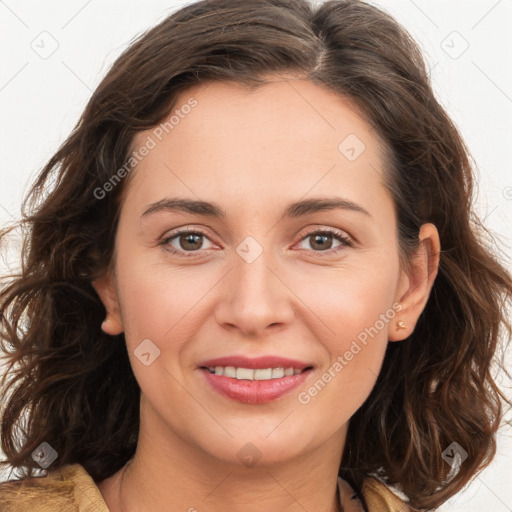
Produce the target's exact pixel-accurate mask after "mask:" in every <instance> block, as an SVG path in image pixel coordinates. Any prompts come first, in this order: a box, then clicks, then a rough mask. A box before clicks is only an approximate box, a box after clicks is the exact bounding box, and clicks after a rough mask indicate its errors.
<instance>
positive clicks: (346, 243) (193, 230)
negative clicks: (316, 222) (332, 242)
mask: <svg viewBox="0 0 512 512" xmlns="http://www.w3.org/2000/svg"><path fill="white" fill-rule="evenodd" d="M188 234H193V235H202V236H204V237H205V238H208V235H207V234H206V233H204V232H203V231H201V230H200V229H197V228H186V229H182V230H180V231H176V232H175V233H173V234H172V235H170V236H168V237H165V238H164V239H163V240H162V241H161V243H160V245H163V246H165V247H164V248H165V250H166V251H169V252H170V253H171V254H176V255H179V256H183V257H185V258H188V257H193V256H196V255H197V253H198V252H200V251H190V252H188V254H187V253H186V252H185V251H179V250H177V249H174V248H169V246H168V244H169V242H170V241H171V240H173V239H175V238H177V237H179V236H181V235H188ZM313 235H332V236H333V237H334V238H336V239H337V240H338V241H340V242H341V243H342V245H341V246H339V247H335V248H334V249H327V250H325V251H312V252H315V253H319V254H322V255H330V254H334V253H337V252H338V251H339V250H341V249H342V248H343V246H346V247H352V245H353V244H352V242H351V240H350V239H349V238H348V237H346V236H345V235H343V234H342V232H340V231H337V230H334V229H331V228H326V229H320V230H317V231H311V232H310V233H306V234H305V235H304V236H303V237H302V238H301V239H300V242H302V241H303V240H305V239H306V238H308V237H310V236H313Z"/></svg>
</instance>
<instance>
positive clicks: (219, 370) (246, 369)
mask: <svg viewBox="0 0 512 512" xmlns="http://www.w3.org/2000/svg"><path fill="white" fill-rule="evenodd" d="M200 369H201V370H202V373H203V374H204V375H205V377H206V380H207V382H208V383H209V384H210V385H211V386H212V387H213V388H214V389H215V390H216V391H218V392H219V393H221V394H222V395H223V396H226V397H228V398H231V399H233V400H236V401H239V402H242V403H245V404H261V403H267V402H271V401H272V400H275V399H277V398H279V397H280V396H282V395H284V394H285V393H287V392H289V391H290V390H292V389H293V388H295V387H296V386H298V385H299V384H301V383H302V382H303V381H304V379H305V378H306V377H307V375H308V374H309V373H310V371H311V370H312V365H308V364H306V363H302V362H300V361H296V360H293V359H287V358H282V357H278V356H264V357H258V358H254V359H249V358H247V357H243V356H232V357H221V358H217V359H211V360H208V361H204V362H203V363H202V364H201V366H200Z"/></svg>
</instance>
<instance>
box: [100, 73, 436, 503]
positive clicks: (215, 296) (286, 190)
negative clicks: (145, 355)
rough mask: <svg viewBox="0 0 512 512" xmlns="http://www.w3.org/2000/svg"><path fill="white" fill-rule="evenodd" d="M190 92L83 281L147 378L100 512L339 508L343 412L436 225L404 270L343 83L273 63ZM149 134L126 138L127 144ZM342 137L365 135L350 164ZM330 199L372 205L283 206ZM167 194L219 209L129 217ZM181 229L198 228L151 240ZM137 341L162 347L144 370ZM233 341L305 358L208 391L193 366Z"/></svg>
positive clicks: (407, 317)
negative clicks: (282, 380)
mask: <svg viewBox="0 0 512 512" xmlns="http://www.w3.org/2000/svg"><path fill="white" fill-rule="evenodd" d="M190 97H193V98H195V99H196V100H197V102H198V105H197V106H196V107H195V108H194V109H193V110H192V111H191V112H190V113H189V114H188V115H187V116H185V117H184V118H183V119H181V120H180V122H179V124H178V125H176V126H175V127H174V129H173V130H172V131H169V133H168V134H164V137H163V138H162V140H161V141H159V142H158V144H157V145H156V147H155V148H154V149H152V150H151V151H150V152H149V154H148V155H147V156H146V157H145V158H144V159H143V160H142V161H141V162H140V163H139V164H138V165H137V167H136V169H135V170H133V171H132V175H130V178H129V179H130V181H129V184H128V186H127V189H126V190H125V196H124V201H123V204H122V209H121V216H120V221H119V226H118V231H117V235H116V242H115V243H116V252H115V268H114V272H113V273H112V274H105V275H104V276H103V277H102V278H100V279H98V280H97V281H95V282H94V286H95V289H96V290H97V292H98V294H99V296H100V298H101V299H102V301H103V303H104V305H105V308H106V310H107V317H106V320H105V322H103V325H102V328H103V330H104V331H105V332H107V333H109V334H112V335H114V334H119V333H120V332H123V331H124V333H125V337H126V343H127V349H128V353H129V355H130V361H131V364H132V367H133V371H134V373H135V376H136V378H137V381H138V383H139V385H140V388H141V391H142V393H141V395H142V396H141V404H140V407H141V424H140V435H139V440H138V446H137V451H136V454H135V457H134V459H133V460H132V461H130V462H129V463H128V464H127V465H126V466H125V467H124V468H122V469H121V470H120V471H118V472H117V473H116V474H114V475H113V476H112V477H110V478H108V479H106V480H104V481H103V482H100V483H99V485H98V486H99V488H100V491H101V493H102V495H103V497H104V499H105V502H106V503H107V505H108V507H109V509H110V510H111V511H112V512H120V511H123V512H132V511H138V510H154V511H160V510H161V511H164V510H165V511H187V510H189V511H190V512H192V511H193V510H194V509H196V510H197V511H199V512H201V511H204V510H208V511H211V512H217V511H221V510H231V511H234V512H237V511H242V510H243V511H245V512H253V511H261V510H275V511H277V510H279V511H289V512H292V511H303V510H304V509H306V510H316V511H324V512H333V511H336V510H339V507H338V505H337V496H336V486H337V481H336V477H337V471H338V466H339V463H340V460H341V455H342V451H343V447H344V443H345V437H346V432H347V427H348V422H349V420H350V417H351V416H352V415H353V414H354V413H355V412H356V410H357V409H358V408H359V407H360V406H361V405H362V403H363V402H364V400H365V399H366V398H367V396H368V395H369V393H370V391H371V389H372V388H373V386H374V384H375V381H376V378H377V375H378V373H379V370H380V368H381V364H382V360H383V357H384V352H385V349H386V346H387V343H388V342H389V341H392V342H404V343H407V341H403V340H405V339H406V338H407V337H408V336H409V335H410V334H411V332H412V330H413V329H414V326H415V324H416V322H417V320H418V317H419V315H420V314H421V312H422V310H423V309H424V307H425V304H426V302H427V299H428V296H429V294H430V291H431V288H432V285H433V282H434V279H435V276H436V274H437V266H438V254H439V250H440V244H439V236H438V233H437V230H436V228H435V227H434V226H433V225H432V224H425V225H424V226H422V228H421V230H420V233H419V239H420V247H419V249H418V252H417V254H416V255H415V257H414V263H415V264H414V266H413V268H412V270H411V271H409V272H406V271H404V270H402V269H401V268H400V265H399V257H398V245H397V223H396V217H395V210H394V205H393V201H392V198H391V196H390V193H389V192H388V190H387V189H386V188H385V187H384V186H383V184H382V177H383V172H384V171H383V162H382V160H381V153H380V151H379V144H380V140H379V138H378V136H377V134H376V133H374V132H373V131H372V130H371V128H370V127H369V125H367V124H366V123H365V122H364V121H363V120H362V119H361V118H360V117H359V116H358V115H357V114H356V113H355V111H354V110H352V109H351V108H350V104H348V103H347V101H346V100H345V99H343V98H340V97H339V96H338V95H336V94H334V93H332V92H330V91H327V90H325V89H323V88H321V87H319V86H317V85H315V84H313V83H311V82H308V81H305V80H301V79H298V78H293V77H292V78H290V77H288V78H286V77H282V76H279V77H278V76H275V77H274V78H273V79H272V81H271V82H270V83H269V84H267V85H265V86H263V87H262V88H260V89H258V90H256V91H254V92H248V91H247V90H245V89H242V88H241V87H240V86H237V85H233V84H227V83H212V84H208V85H205V84H201V85H198V86H195V87H194V88H192V89H189V90H188V91H186V92H183V93H182V95H181V96H180V98H179V99H178V101H177V103H176V105H177V107H176V108H178V107H179V106H180V105H183V104H184V103H186V101H187V100H188V99H189V98H190ZM151 133H152V132H151V130H148V131H147V132H142V133H139V134H138V136H137V138H136V140H135V143H134V147H135V148H137V147H140V146H141V145H142V144H143V143H144V141H145V140H146V139H147V136H148V135H151ZM349 134H356V135H357V137H358V138H359V139H360V140H361V141H363V142H364V144H365V149H364V151H363V152H362V153H361V154H360V155H359V156H358V158H356V159H355V160H354V161H349V160H348V159H347V158H346V157H345V156H344V154H342V153H341V152H340V151H339V150H338V146H339V144H340V142H342V141H343V140H344V139H345V137H347V136H348V135H349ZM334 195H336V196H342V197H344V198H346V199H349V200H350V201H353V202H355V203H357V204H358V205H360V206H361V207H363V208H364V209H365V210H367V212H368V214H369V215H366V214H364V213H361V212H358V211H351V210H346V209H332V210H326V211H319V212H313V213H310V214H308V215H305V216H301V217H297V218H283V212H284V210H285V208H286V207H287V206H288V205H289V204H290V203H292V202H294V201H299V200H302V199H310V198H313V197H314V198H331V197H333V196H334ZM171 196H172V197H180V198H188V199H192V200H202V201H208V202H214V203H217V204H218V205H219V206H220V207H221V208H222V209H223V210H225V212H226V217H225V218H223V219H216V218H209V217H206V216H201V215H199V214H192V213H186V212H177V211H160V212H158V213H154V214H151V215H145V216H142V214H143V212H144V211H145V210H146V209H147V207H148V205H150V204H153V203H155V202H158V201H160V200H162V199H164V198H166V197H171ZM184 227H187V228H191V229H193V228H198V229H201V230H202V231H203V232H204V233H205V234H206V237H203V238H201V237H200V238H199V239H198V240H197V241H196V242H195V245H194V243H190V242H189V244H188V245H187V238H186V237H181V239H180V237H179V236H178V237H175V238H174V239H173V240H172V241H168V242H166V245H165V243H164V244H159V241H161V240H162V239H163V238H165V236H167V237H169V236H171V235H172V234H174V233H175V231H176V230H177V228H180V229H181V228H184ZM322 228H323V229H325V228H334V229H335V230H337V231H339V232H341V233H342V234H344V235H345V236H347V237H348V238H349V239H350V240H351V241H352V242H353V244H352V246H348V245H344V244H343V243H342V242H340V241H339V240H337V239H336V238H335V237H329V236H328V237H327V239H325V242H326V243H324V246H325V247H327V248H334V249H336V248H337V249H338V252H336V253H335V254H330V255H322V249H321V248H319V244H318V243H315V236H311V235H314V234H315V233H316V232H317V231H318V230H319V229H322ZM164 235H165V236H164ZM307 235H309V236H307ZM247 236H251V237H253V238H254V239H255V240H256V241H257V243H258V244H259V245H260V246H261V248H262V249H263V252H262V253H261V255H260V256H259V257H258V258H257V259H256V260H255V261H253V262H252V263H248V262H247V261H246V260H244V259H243V258H242V257H240V256H239V254H238V253H237V251H236V249H237V247H238V246H239V245H240V243H241V242H242V241H243V240H244V239H245V238H246V237H247ZM316 238H317V237H316ZM180 241H181V244H180ZM192 242H193V241H192ZM201 242H202V245H201ZM190 246H192V247H193V251H195V252H194V254H193V256H192V257H186V256H180V255H178V254H171V253H170V252H169V251H166V247H168V248H169V247H170V248H174V249H175V250H177V251H180V252H181V254H190V252H191V251H190V250H189V251H186V248H187V247H190ZM194 247H197V248H195V249H194ZM394 303H400V304H401V306H402V309H401V311H400V312H399V313H397V314H396V316H395V317H394V318H393V319H392V320H390V321H388V322H386V323H385V325H384V327H383V328H382V329H380V330H379V332H378V334H377V335H375V336H374V337H373V338H370V341H369V342H368V344H367V345H366V346H365V347H364V348H363V349H362V350H360V351H359V352H358V353H357V355H355V356H354V357H353V358H352V359H351V360H350V361H348V362H347V364H346V365H344V367H343V370H342V371H339V372H337V373H336V376H335V378H333V379H332V380H331V381H330V382H329V383H328V384H327V385H326V386H325V387H324V388H323V389H322V390H321V392H319V393H318V394H317V395H316V396H314V397H313V398H311V401H310V402H309V403H308V404H301V403H300V402H299V401H298V394H299V393H300V392H303V391H307V390H308V389H309V388H310V387H311V386H312V384H313V383H314V382H315V381H317V380H318V379H319V378H320V376H321V375H322V374H323V373H324V372H326V371H327V370H328V369H329V368H330V367H332V365H333V363H334V362H335V361H336V358H337V357H338V356H339V355H343V354H344V353H345V352H346V351H347V350H349V349H350V346H351V343H352V341H353V340H355V339H356V337H357V335H358V334H359V333H361V332H362V331H364V329H365V328H368V327H370V326H373V325H374V324H375V323H376V321H377V320H378V319H379V315H381V314H383V313H385V312H386V311H393V304H394ZM398 320H402V321H404V322H405V328H400V327H398V325H397V321H398ZM144 339H150V340H151V341H152V343H154V344H155V345H156V346H157V347H158V348H159V350H160V356H159V357H158V358H157V359H155V360H154V362H152V363H151V364H150V365H149V366H146V365H144V364H141V362H140V361H139V360H138V358H137V357H136V356H135V355H134V350H135V349H136V348H137V346H139V344H140V343H141V342H142V340H144ZM233 354H237V355H238V354H242V355H246V356H248V357H256V356H259V355H265V354H273V355H280V356H284V357H290V358H294V359H299V360H301V361H305V362H308V363H309V364H312V365H314V370H313V372H311V373H310V375H309V377H308V378H307V380H306V381H305V382H304V383H303V385H301V386H300V387H299V388H296V389H294V390H293V391H291V392H290V393H288V394H287V395H285V396H283V397H281V398H279V399H278V400H275V401H274V402H271V403H267V404H259V405H251V404H243V403H239V402H236V401H233V400H231V399H229V398H225V397H223V396H221V395H219V394H218V393H217V392H216V391H214V390H213V389H212V388H211V387H209V385H207V383H206V382H205V379H204V378H203V377H204V376H203V375H202V374H201V371H200V370H199V369H198V365H199V364H200V363H201V362H202V361H204V360H206V359H210V358H214V357H221V356H226V355H233ZM249 442H250V443H252V444H253V445H254V446H255V447H256V448H257V450H258V452H259V454H260V456H261V458H260V459H259V461H258V462H257V463H256V464H255V465H254V466H252V467H246V466H245V465H244V464H243V463H242V462H241V461H240V459H239V458H238V456H237V454H238V452H239V450H240V449H241V448H242V447H244V446H245V445H246V444H247V443H249ZM350 495H351V489H350V487H348V486H344V491H343V493H342V498H343V500H344V502H345V503H346V504H345V505H344V507H345V510H346V511H351V510H353V511H356V510H360V508H357V507H358V505H357V503H356V500H352V501H351V500H350V499H349V498H350Z"/></svg>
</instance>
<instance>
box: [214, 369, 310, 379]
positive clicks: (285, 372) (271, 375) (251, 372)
mask: <svg viewBox="0 0 512 512" xmlns="http://www.w3.org/2000/svg"><path fill="white" fill-rule="evenodd" d="M208 370H209V371H210V373H214V374H215V375H223V376H224V377H231V378H233V379H237V380H271V379H280V378H281V377H288V376H290V375H298V374H299V373H301V371H302V370H298V369H294V368H256V369H252V368H235V367H234V366H215V367H213V366H211V367H210V368H208Z"/></svg>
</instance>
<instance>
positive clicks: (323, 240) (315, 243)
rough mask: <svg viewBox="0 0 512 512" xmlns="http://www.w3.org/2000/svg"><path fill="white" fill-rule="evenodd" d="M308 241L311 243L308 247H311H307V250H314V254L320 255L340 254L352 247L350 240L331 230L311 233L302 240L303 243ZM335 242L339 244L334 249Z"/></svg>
mask: <svg viewBox="0 0 512 512" xmlns="http://www.w3.org/2000/svg"><path fill="white" fill-rule="evenodd" d="M308 239H309V243H308V244H307V245H309V247H306V248H305V249H306V250H312V251H313V252H319V253H322V252H323V253H325V254H332V253H335V252H338V251H339V250H341V248H342V247H344V246H348V247H351V246H352V243H351V242H350V240H349V239H348V238H347V237H346V236H345V235H343V234H342V233H341V232H338V231H334V230H329V229H327V230H321V231H314V232H313V233H309V234H308V235H306V236H305V237H304V238H302V240H301V242H303V241H305V240H308ZM335 241H338V242H339V243H338V245H335V246H334V248H333V243H334V242H335Z"/></svg>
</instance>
